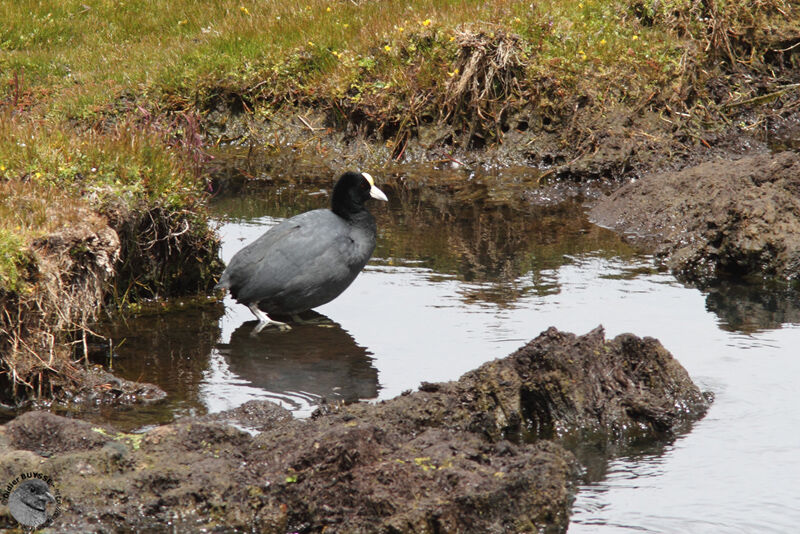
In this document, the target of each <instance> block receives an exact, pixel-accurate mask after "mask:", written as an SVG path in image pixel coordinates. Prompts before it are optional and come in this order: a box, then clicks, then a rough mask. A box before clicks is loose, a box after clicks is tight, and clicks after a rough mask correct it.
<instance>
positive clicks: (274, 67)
mask: <svg viewBox="0 0 800 534" xmlns="http://www.w3.org/2000/svg"><path fill="white" fill-rule="evenodd" d="M50 4H51V3H47V2H39V1H31V0H29V1H21V2H4V3H3V5H2V6H0V18H2V19H3V20H4V21H5V22H4V25H3V29H2V30H0V31H1V32H2V33H1V34H0V49H2V52H3V54H2V56H0V57H1V58H2V59H0V71H3V72H6V73H11V72H15V71H21V72H24V76H25V81H26V83H27V85H28V87H29V88H30V89H32V90H33V92H34V93H35V95H36V97H35V98H36V100H37V102H41V103H42V104H43V105H44V107H45V108H46V109H47V112H48V113H49V114H50V116H53V117H55V118H63V117H68V118H86V117H88V116H90V115H91V114H92V113H96V112H99V111H101V110H103V109H104V108H105V107H106V106H108V105H110V104H111V103H112V102H113V101H114V99H116V98H118V97H119V96H120V95H121V94H122V93H123V92H126V91H133V92H134V93H136V94H139V95H148V96H150V95H154V96H156V97H158V96H159V95H160V94H163V93H167V94H171V95H178V96H179V97H180V98H182V99H191V98H194V97H195V96H196V91H197V90H198V88H203V87H216V86H232V87H235V88H237V89H238V90H240V91H244V90H246V89H247V88H249V87H253V86H255V85H256V84H257V83H258V82H259V81H262V80H265V79H271V80H274V81H276V82H282V83H283V86H280V85H278V86H269V90H270V91H269V92H270V93H273V94H272V95H270V96H273V97H275V98H279V97H281V96H284V95H281V94H280V93H281V92H282V90H284V89H285V88H286V87H287V86H291V88H292V89H300V90H302V91H304V92H305V93H306V95H305V96H329V95H343V94H346V93H347V92H348V91H350V89H351V86H352V85H353V84H354V83H355V84H356V85H358V84H361V85H366V87H364V88H363V89H365V90H367V91H369V90H370V89H374V90H380V91H381V92H383V91H385V90H386V89H387V86H389V88H394V89H395V90H396V91H400V92H402V91H404V90H417V89H423V90H424V89H431V90H435V89H436V87H437V86H440V85H441V82H442V81H443V80H444V81H446V79H447V74H446V73H447V72H448V70H447V69H448V67H450V64H451V63H452V61H453V60H454V59H455V56H456V54H457V52H458V50H457V49H456V46H455V44H454V43H453V41H452V39H453V35H454V32H455V31H456V30H457V29H458V28H459V27H460V26H461V25H463V24H474V25H478V26H481V27H484V28H488V29H489V31H491V30H492V29H493V28H498V29H499V28H505V29H508V30H511V31H514V32H518V33H519V34H520V35H521V36H522V37H523V38H524V39H525V50H526V54H527V59H528V62H529V66H530V70H531V72H542V71H547V72H550V71H552V72H555V73H559V72H560V73H562V74H563V73H579V72H582V71H585V70H591V71H595V70H597V71H598V74H601V75H602V74H607V73H608V72H607V71H608V70H620V68H621V67H625V66H626V65H628V66H630V65H633V66H634V70H635V68H636V67H638V66H640V65H641V64H642V62H643V61H645V60H651V61H655V62H657V63H659V65H658V68H661V69H663V68H664V66H665V65H667V64H674V63H675V60H676V57H678V56H679V54H680V51H679V47H678V44H679V43H678V42H676V40H675V39H674V38H672V37H671V36H670V34H669V29H668V28H664V27H662V26H658V25H651V26H649V27H646V26H643V25H642V24H641V21H640V20H639V19H637V18H636V17H635V16H634V15H633V11H632V9H631V7H630V4H629V3H628V2H615V1H599V0H594V1H592V0H588V1H587V2H584V3H576V2H567V1H554V0H551V1H549V2H539V3H536V4H535V5H534V7H531V5H532V4H530V3H529V2H500V1H495V2H480V1H467V2H452V1H451V2H441V1H439V2H433V1H420V0H417V1H412V2H408V3H407V2H397V1H392V2H363V3H359V5H356V4H354V3H351V2H349V1H341V2H321V1H310V2H302V1H301V2H297V3H287V2H262V1H258V2H256V1H237V2H233V1H222V0H218V1H216V2H205V3H203V4H202V7H198V6H197V4H196V3H195V2H191V1H189V0H178V1H166V0H150V1H147V2H112V1H91V0H74V1H67V2H63V3H62V4H61V5H60V6H58V7H55V6H52V5H50ZM87 8H88V9H87ZM420 63H421V64H422V65H420ZM427 63H430V64H427ZM411 65H415V66H416V67H417V68H416V69H413V71H412V69H408V67H409V66H411ZM419 68H421V69H422V70H423V71H424V70H425V69H428V72H427V74H426V73H424V72H423V73H422V75H421V77H420V76H418V73H417V72H416V71H417V70H418V69H419ZM623 70H625V69H623ZM420 82H422V83H420ZM422 84H427V87H426V86H424V85H422ZM618 85H620V86H621V85H622V84H618Z"/></svg>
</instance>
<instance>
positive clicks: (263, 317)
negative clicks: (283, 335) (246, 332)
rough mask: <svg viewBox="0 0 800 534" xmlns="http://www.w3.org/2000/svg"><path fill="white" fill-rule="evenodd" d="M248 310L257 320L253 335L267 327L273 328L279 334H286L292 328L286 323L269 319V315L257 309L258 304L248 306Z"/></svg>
mask: <svg viewBox="0 0 800 534" xmlns="http://www.w3.org/2000/svg"><path fill="white" fill-rule="evenodd" d="M248 308H250V311H251V312H253V315H255V316H256V319H258V324H257V325H256V327H255V328H254V329H253V334H258V333H259V332H261V331H262V330H263V329H264V328H266V327H267V326H275V327H276V328H277V329H278V330H279V331H281V332H288V331H289V330H291V329H292V327H291V326H289V325H288V324H286V323H282V322H280V321H276V320H275V319H271V318H270V316H269V315H267V314H266V313H264V312H263V311H261V310H260V309H258V304H250V305H249V306H248Z"/></svg>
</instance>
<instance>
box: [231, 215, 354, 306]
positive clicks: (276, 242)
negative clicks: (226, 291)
mask: <svg viewBox="0 0 800 534" xmlns="http://www.w3.org/2000/svg"><path fill="white" fill-rule="evenodd" d="M352 246H353V242H352V239H351V237H350V235H349V227H348V225H347V223H346V222H345V221H344V220H343V219H341V218H340V217H338V216H337V215H336V214H334V213H333V212H331V211H330V210H326V209H322V210H314V211H309V212H306V213H302V214H300V215H297V216H295V217H292V218H291V219H287V220H286V221H283V222H282V223H280V224H278V225H277V226H275V227H273V228H271V229H270V230H269V231H268V232H266V233H265V234H264V235H262V236H261V237H260V238H258V239H257V240H256V241H254V242H253V244H252V245H249V246H248V247H246V248H245V249H243V250H242V251H241V252H240V253H238V254H237V255H236V256H237V257H238V256H240V255H241V257H239V258H238V259H237V257H234V259H233V260H231V263H230V265H229V268H232V271H233V272H234V273H235V274H236V275H238V276H239V277H240V278H241V281H240V283H238V284H236V285H240V286H241V287H240V288H239V290H238V294H237V295H236V298H237V300H239V301H240V302H258V301H260V300H262V299H264V298H267V297H275V296H277V295H282V294H292V293H296V292H303V291H305V290H306V289H308V288H313V287H318V286H320V285H321V284H326V283H328V282H329V281H337V280H341V279H345V278H349V277H352V270H353V266H352V263H353V262H352V261H351V259H350V257H349V254H348V250H349V249H351V248H352ZM234 260H237V262H236V264H234ZM358 270H360V267H359V268H358ZM231 287H232V289H231V291H232V292H233V287H234V286H233V285H232V286H231Z"/></svg>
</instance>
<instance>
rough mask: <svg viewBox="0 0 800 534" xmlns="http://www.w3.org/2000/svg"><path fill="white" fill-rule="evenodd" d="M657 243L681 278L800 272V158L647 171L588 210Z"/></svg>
mask: <svg viewBox="0 0 800 534" xmlns="http://www.w3.org/2000/svg"><path fill="white" fill-rule="evenodd" d="M591 217H592V219H593V220H594V221H595V222H597V224H600V225H602V226H608V227H612V228H614V229H617V230H619V231H624V232H627V233H629V234H631V235H632V236H633V237H634V238H635V239H639V240H643V241H646V242H650V243H653V244H655V246H656V252H657V254H658V255H659V256H660V257H662V258H664V259H665V262H666V264H667V265H668V266H669V268H670V269H671V270H672V271H674V272H675V273H676V274H678V275H679V276H681V277H684V278H686V279H688V280H694V281H697V282H700V283H706V282H709V281H710V280H712V279H714V278H717V277H721V276H725V275H737V276H741V275H757V276H767V277H774V278H778V279H783V280H797V279H798V277H800V155H798V154H797V153H795V152H782V153H778V154H760V155H756V156H747V157H743V158H741V159H739V160H736V161H729V160H725V161H713V162H708V163H703V164H700V165H697V166H695V167H691V168H688V169H685V170H683V171H680V172H674V173H673V172H668V173H662V174H656V175H652V176H648V177H647V178H645V179H642V180H640V181H638V182H634V183H631V184H628V185H626V186H623V187H622V188H621V189H619V190H618V191H617V192H615V193H614V194H612V195H610V196H609V197H607V198H605V199H603V200H601V201H599V202H598V203H597V205H595V206H594V208H593V209H592V211H591Z"/></svg>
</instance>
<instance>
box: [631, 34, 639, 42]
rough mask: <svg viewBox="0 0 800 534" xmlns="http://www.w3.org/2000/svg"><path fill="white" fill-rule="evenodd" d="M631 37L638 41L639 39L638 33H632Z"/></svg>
mask: <svg viewBox="0 0 800 534" xmlns="http://www.w3.org/2000/svg"><path fill="white" fill-rule="evenodd" d="M631 39H633V40H634V41H638V40H639V36H638V35H634V36H633V37H631Z"/></svg>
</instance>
